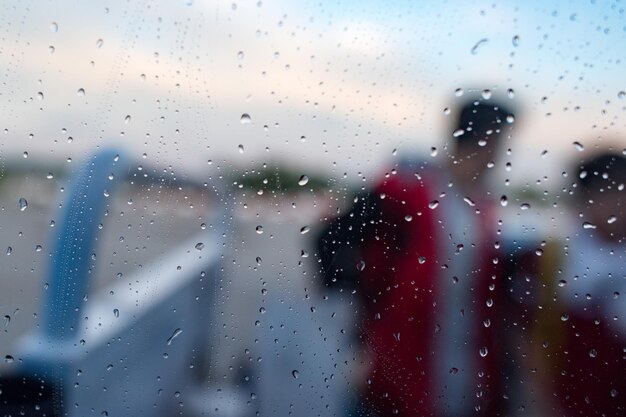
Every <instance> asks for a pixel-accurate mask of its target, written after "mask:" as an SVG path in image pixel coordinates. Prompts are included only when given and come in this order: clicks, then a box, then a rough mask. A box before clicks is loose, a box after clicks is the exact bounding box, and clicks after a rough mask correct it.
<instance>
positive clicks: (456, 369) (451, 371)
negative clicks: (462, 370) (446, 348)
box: [449, 367, 459, 375]
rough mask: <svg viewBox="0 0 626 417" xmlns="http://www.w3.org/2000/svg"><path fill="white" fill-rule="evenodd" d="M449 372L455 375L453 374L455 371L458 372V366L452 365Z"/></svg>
mask: <svg viewBox="0 0 626 417" xmlns="http://www.w3.org/2000/svg"><path fill="white" fill-rule="evenodd" d="M449 372H450V373H451V374H452V375H455V374H457V373H458V372H459V368H454V367H452V368H450V371H449Z"/></svg>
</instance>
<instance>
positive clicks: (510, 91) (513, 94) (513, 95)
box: [506, 88, 515, 98]
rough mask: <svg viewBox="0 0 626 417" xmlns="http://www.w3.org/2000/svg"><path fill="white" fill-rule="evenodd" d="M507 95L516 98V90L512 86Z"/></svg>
mask: <svg viewBox="0 0 626 417" xmlns="http://www.w3.org/2000/svg"><path fill="white" fill-rule="evenodd" d="M506 95H507V96H508V97H509V98H515V90H513V89H512V88H509V89H508V90H506Z"/></svg>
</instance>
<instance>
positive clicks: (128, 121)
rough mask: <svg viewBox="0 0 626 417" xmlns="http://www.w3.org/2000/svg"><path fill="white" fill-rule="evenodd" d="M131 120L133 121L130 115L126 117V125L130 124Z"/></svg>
mask: <svg viewBox="0 0 626 417" xmlns="http://www.w3.org/2000/svg"><path fill="white" fill-rule="evenodd" d="M130 119H131V117H130V114H127V115H126V117H124V123H126V124H128V123H130Z"/></svg>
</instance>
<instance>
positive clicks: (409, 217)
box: [404, 214, 413, 222]
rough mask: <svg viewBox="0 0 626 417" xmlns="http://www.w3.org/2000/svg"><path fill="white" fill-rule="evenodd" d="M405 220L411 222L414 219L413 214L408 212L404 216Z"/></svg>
mask: <svg viewBox="0 0 626 417" xmlns="http://www.w3.org/2000/svg"><path fill="white" fill-rule="evenodd" d="M404 220H405V221H407V222H410V221H411V220H413V216H411V215H410V214H407V215H406V216H404Z"/></svg>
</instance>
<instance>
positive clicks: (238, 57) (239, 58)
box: [237, 51, 244, 61]
mask: <svg viewBox="0 0 626 417" xmlns="http://www.w3.org/2000/svg"><path fill="white" fill-rule="evenodd" d="M243 57H244V54H243V51H239V52H237V59H238V60H240V61H241V60H242V59H243Z"/></svg>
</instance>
